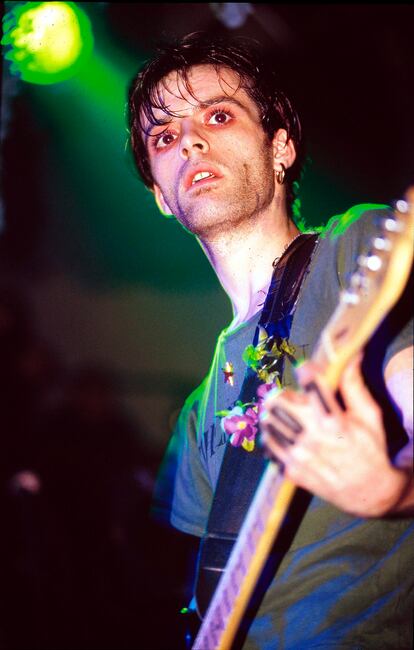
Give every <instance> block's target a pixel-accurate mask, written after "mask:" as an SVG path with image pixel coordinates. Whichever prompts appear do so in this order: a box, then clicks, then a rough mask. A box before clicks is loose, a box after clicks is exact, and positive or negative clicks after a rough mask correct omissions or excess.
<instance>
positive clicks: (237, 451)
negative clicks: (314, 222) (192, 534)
mask: <svg viewBox="0 0 414 650" xmlns="http://www.w3.org/2000/svg"><path fill="white" fill-rule="evenodd" d="M316 242H317V235H315V234H301V235H299V236H298V237H297V238H296V239H295V240H294V241H293V242H292V243H291V244H290V246H289V247H288V248H287V249H286V251H285V252H284V254H283V255H282V257H281V258H280V259H279V261H278V263H277V265H276V267H275V270H274V273H273V277H272V281H271V284H270V288H269V292H268V294H267V297H266V301H265V304H264V307H263V311H262V315H261V318H260V321H259V324H258V326H257V329H256V332H255V336H254V340H253V344H254V345H257V343H258V340H259V328H260V327H264V328H265V330H266V332H267V334H268V336H269V337H271V338H273V340H274V341H276V342H279V341H281V340H282V339H285V340H287V339H288V338H289V334H290V329H291V324H292V320H293V314H294V311H295V307H296V302H297V299H298V296H299V290H300V287H301V284H302V281H303V279H304V276H305V274H306V271H307V269H308V266H309V263H310V260H311V257H312V253H313V250H314V248H315V245H316ZM274 368H276V370H277V371H278V373H279V377H282V376H283V357H281V358H280V359H278V361H277V365H276V366H274ZM259 385H260V381H259V380H258V378H257V375H256V373H255V372H253V371H252V370H251V369H248V370H247V371H246V374H245V377H244V381H243V384H242V387H241V391H240V395H239V400H240V401H241V402H243V403H246V402H249V401H251V400H252V399H253V398H254V397H255V395H256V391H257V388H258V387H259ZM267 462H268V461H267V460H266V459H265V458H264V456H263V453H262V451H261V449H260V446H259V445H256V446H255V448H254V450H253V451H251V452H246V451H245V450H244V449H243V448H242V447H234V446H233V445H231V444H228V445H227V448H226V451H225V454H224V458H223V463H222V466H221V470H220V475H219V478H218V482H217V487H216V491H215V494H214V498H213V502H212V506H211V510H210V514H209V519H208V523H207V529H206V533H205V535H204V537H203V539H202V541H201V545H200V551H199V556H198V567H197V577H196V586H195V595H196V601H197V609H198V612H199V613H200V614H201V615H202V616H203V615H204V613H205V611H206V609H207V607H208V604H209V602H210V599H211V597H212V595H213V593H214V590H215V588H216V586H217V583H218V581H219V579H220V575H221V572H222V571H223V570H224V568H225V566H226V563H227V560H228V557H229V555H230V553H231V549H232V547H233V544H234V542H235V540H236V538H237V535H238V532H239V530H240V528H241V525H242V523H243V521H244V518H245V516H246V513H247V510H248V508H249V506H250V503H251V501H252V499H253V496H254V493H255V491H256V488H257V485H258V483H259V481H260V478H261V476H262V474H263V471H264V469H265V467H266V464H267Z"/></svg>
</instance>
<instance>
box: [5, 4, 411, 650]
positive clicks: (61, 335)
mask: <svg viewBox="0 0 414 650" xmlns="http://www.w3.org/2000/svg"><path fill="white" fill-rule="evenodd" d="M13 4H14V3H6V8H5V9H6V11H7V10H9V8H10V6H12V5H13ZM80 6H81V7H82V8H83V9H84V11H85V12H86V13H87V14H88V16H89V18H90V20H91V23H92V28H93V31H94V37H95V49H94V54H93V57H94V58H93V65H92V64H91V66H90V68H89V70H87V71H85V73H84V74H83V75H82V74H81V75H80V76H79V78H78V79H74V80H69V81H67V82H62V83H60V84H57V85H56V86H34V85H31V84H27V83H24V82H22V81H20V80H18V79H16V78H14V77H12V76H11V75H10V72H9V68H8V62H6V61H3V75H2V80H3V84H2V157H3V163H4V165H3V177H2V181H3V182H2V187H3V196H2V217H1V219H2V220H1V222H0V270H1V282H0V292H1V294H0V298H1V300H0V338H1V341H0V346H1V347H0V353H1V355H2V356H1V359H2V367H3V372H2V384H1V423H0V424H1V436H2V438H1V445H2V452H1V458H2V459H3V461H2V470H1V480H2V488H1V489H2V492H1V500H2V505H3V506H4V507H3V512H4V519H3V523H4V526H3V531H4V532H3V536H2V537H3V539H2V549H1V550H2V555H1V569H0V570H1V576H0V578H1V583H2V588H1V603H0V604H2V608H1V609H2V611H3V616H2V620H1V623H0V648H4V649H5V648H7V649H9V648H10V649H15V648H19V649H20V648H21V649H23V648H24V649H26V648H27V649H29V648H30V649H31V648H39V649H40V648H47V649H49V648H50V649H52V648H56V649H60V648H62V649H63V648H65V649H66V648H67V649H68V650H69V649H70V650H72V649H73V650H75V649H76V650H86V649H89V648H91V649H92V648H94V649H96V650H115V649H117V648H128V649H129V648H135V649H138V648H139V649H141V648H142V649H143V650H146V649H148V650H150V649H151V648H155V649H157V650H175V648H178V647H179V646H178V641H177V639H178V637H179V635H180V633H181V632H180V630H179V626H178V624H177V619H178V617H177V616H176V612H178V609H179V608H180V607H181V606H182V605H184V604H185V603H186V600H187V598H188V594H189V588H188V586H186V585H188V583H189V580H190V577H191V569H190V568H189V567H190V565H191V563H189V561H188V558H189V557H190V558H191V553H192V540H190V539H187V538H186V537H185V536H181V535H179V534H178V533H177V534H175V533H174V532H172V531H171V532H170V531H169V530H168V529H166V528H163V527H162V526H161V525H160V524H157V523H155V522H153V521H152V520H151V519H150V518H149V516H148V510H149V504H150V500H151V492H152V487H153V483H154V478H155V475H156V471H157V467H158V465H159V462H160V460H161V458H162V455H163V452H164V450H165V447H166V444H167V442H168V439H169V436H170V433H171V429H172V427H173V425H174V422H175V419H176V417H177V413H178V410H179V408H180V405H181V404H182V402H183V400H184V398H185V397H186V395H187V394H188V393H189V392H190V391H191V390H192V389H193V388H194V387H195V386H196V385H197V384H198V383H199V382H200V381H201V379H202V378H203V376H204V375H205V373H206V372H207V370H208V367H209V363H210V358H211V355H212V351H213V348H214V342H215V338H216V336H217V333H218V331H219V330H220V328H222V327H223V326H224V325H226V324H227V322H228V321H229V319H230V317H231V313H230V307H229V304H228V302H227V299H226V297H225V296H224V295H223V293H222V291H221V289H220V288H219V287H218V286H217V281H216V279H215V277H214V274H213V272H212V271H211V269H210V267H209V265H208V263H207V260H206V259H205V257H204V256H203V254H202V252H201V249H200V248H199V246H198V244H197V242H196V241H195V240H194V239H193V238H191V237H190V236H189V235H188V234H187V233H185V232H184V231H183V230H182V229H181V228H180V227H179V226H178V225H177V224H176V223H175V222H174V221H172V220H166V219H164V218H163V217H162V216H161V215H160V214H159V213H158V212H157V210H156V208H155V206H154V205H153V201H152V197H151V195H150V193H149V192H148V191H147V190H145V189H144V188H143V187H142V185H141V184H140V182H139V181H138V179H137V177H136V174H135V172H134V170H133V168H132V166H131V162H130V160H129V158H128V155H127V154H126V153H125V142H126V139H127V133H126V121H125V116H124V113H125V102H126V91H127V87H128V84H129V82H130V80H131V78H132V76H133V74H134V73H135V72H136V70H137V69H138V67H139V65H140V64H141V63H142V62H143V61H144V60H145V59H146V58H147V57H149V56H150V55H151V52H152V50H153V48H154V45H155V44H156V42H157V41H158V40H159V39H168V38H169V37H170V36H172V35H176V36H180V35H184V34H186V33H188V32H192V31H196V30H207V31H211V32H213V33H217V32H221V33H225V32H232V33H236V34H241V35H246V36H252V37H254V38H256V39H257V40H258V41H260V42H261V43H262V44H263V45H264V46H265V48H266V51H267V53H268V56H269V58H271V59H272V60H273V61H274V65H275V67H276V68H277V69H278V70H279V74H280V78H281V81H282V85H284V87H285V88H286V90H287V92H288V93H289V94H291V96H292V97H293V98H294V99H295V102H296V104H297V106H298V108H299V111H300V113H301V115H302V117H303V123H304V127H305V133H306V135H307V141H308V152H309V162H308V165H307V171H306V175H305V177H304V180H303V183H302V191H301V201H302V217H303V218H304V220H305V221H306V222H307V223H309V224H315V225H319V224H322V223H325V222H326V221H327V220H328V218H329V217H330V216H332V215H333V214H338V213H339V212H342V211H344V210H346V209H347V208H348V207H350V206H351V205H352V204H356V203H367V202H374V203H390V202H392V201H393V200H395V199H397V198H399V197H400V196H401V195H402V194H403V193H404V191H405V189H406V188H407V186H408V185H409V184H410V183H411V182H412V181H413V179H414V161H413V155H412V152H413V150H414V135H413V129H412V115H413V98H414V92H413V78H414V75H413V72H414V71H413V60H414V56H413V55H414V45H413V43H414V41H413V38H412V25H413V18H414V11H413V8H412V6H411V5H408V4H407V5H401V4H372V5H370V4H363V5H357V4H350V5H344V4H338V5H333V4H332V5H330V4H310V5H301V4H289V5H287V4H278V5H270V4H267V3H258V4H252V5H251V12H250V13H249V15H248V16H247V18H246V20H245V21H244V22H243V24H242V25H240V26H239V27H237V28H235V29H233V28H231V27H230V26H229V24H228V17H226V16H227V15H228V12H230V14H234V11H235V10H236V9H237V7H238V6H239V5H237V3H221V4H220V3H219V4H218V3H154V4H147V3H106V2H101V3H80ZM223 12H224V14H223ZM95 70H96V73H94V72H93V71H95ZM88 74H89V76H88ZM22 472H29V475H27V474H23V475H22Z"/></svg>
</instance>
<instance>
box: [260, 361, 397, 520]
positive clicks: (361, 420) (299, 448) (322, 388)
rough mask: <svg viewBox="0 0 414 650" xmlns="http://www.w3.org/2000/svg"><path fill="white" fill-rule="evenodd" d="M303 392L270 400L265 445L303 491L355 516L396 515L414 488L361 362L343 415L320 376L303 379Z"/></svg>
mask: <svg viewBox="0 0 414 650" xmlns="http://www.w3.org/2000/svg"><path fill="white" fill-rule="evenodd" d="M297 376H298V380H299V383H300V385H301V387H302V389H303V390H302V391H301V392H295V391H293V390H285V391H283V392H280V393H279V394H274V393H273V392H271V393H269V396H267V397H266V399H265V401H264V404H263V407H264V408H263V411H262V414H261V418H260V419H261V430H262V441H263V444H264V447H265V448H266V449H267V451H268V452H269V453H270V454H271V455H272V456H274V457H276V458H277V459H278V460H279V461H281V462H282V463H283V466H284V472H285V476H287V477H288V478H289V479H291V480H292V481H293V482H294V483H296V484H297V485H298V486H299V487H302V488H305V489H307V490H309V491H310V492H312V493H313V494H316V495H317V496H319V497H321V498H322V499H325V500H326V501H329V502H331V503H332V504H333V505H335V506H337V507H338V508H340V509H342V510H344V511H346V512H349V513H351V514H353V515H355V516H362V517H380V516H383V515H385V514H387V513H388V512H390V511H391V510H392V509H393V508H395V507H396V505H397V504H398V503H399V502H400V500H401V499H402V498H403V497H404V495H405V493H406V491H407V489H408V488H409V487H410V476H409V473H408V472H407V471H403V470H398V469H396V468H395V467H393V465H392V463H391V461H390V459H389V457H388V453H387V444H386V435H385V431H384V426H383V421H382V414H381V410H380V408H379V406H378V404H377V403H376V402H375V401H374V399H373V398H372V396H371V394H370V392H369V391H368V389H367V387H366V386H365V383H364V380H363V377H362V373H361V368H360V358H358V359H355V360H354V361H352V362H351V363H350V364H349V365H348V367H347V368H346V369H345V371H344V372H343V375H342V378H341V382H340V385H339V390H340V392H341V395H342V398H343V401H344V408H342V407H341V405H340V404H339V402H338V401H337V399H336V397H335V395H334V393H333V391H332V390H330V389H329V387H328V386H327V385H326V382H325V381H324V378H323V375H322V373H321V372H320V369H318V367H317V366H316V365H315V364H314V363H312V362H306V363H305V364H303V366H301V367H300V368H299V369H298V371H297Z"/></svg>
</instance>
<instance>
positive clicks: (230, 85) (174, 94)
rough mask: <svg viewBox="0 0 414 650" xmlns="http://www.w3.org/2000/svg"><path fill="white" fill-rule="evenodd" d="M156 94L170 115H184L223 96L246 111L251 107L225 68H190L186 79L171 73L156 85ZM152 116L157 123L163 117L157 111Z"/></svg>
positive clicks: (155, 109) (238, 78)
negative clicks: (240, 105) (232, 100)
mask: <svg viewBox="0 0 414 650" xmlns="http://www.w3.org/2000/svg"><path fill="white" fill-rule="evenodd" d="M157 94H158V97H159V99H160V100H161V101H160V103H161V104H162V105H165V106H166V107H167V108H168V110H169V111H170V110H171V111H172V112H174V113H178V114H183V115H185V114H186V113H189V112H190V111H191V110H192V108H194V107H195V106H198V105H199V104H204V103H208V102H209V100H211V99H214V98H215V97H222V96H225V97H229V98H233V99H237V100H238V101H239V102H241V103H242V104H243V105H245V106H246V108H252V107H253V106H254V103H253V100H252V99H251V98H250V97H249V96H248V94H247V92H246V90H244V88H243V87H242V84H241V80H240V76H239V75H238V74H237V73H236V72H234V71H233V70H231V69H230V68H226V67H220V68H218V69H216V68H215V67H214V66H212V65H197V66H193V67H192V68H190V69H189V70H188V73H187V78H186V79H185V78H184V77H183V75H182V73H180V72H177V71H173V72H171V73H170V74H169V75H167V76H166V77H165V78H164V79H162V80H161V81H160V83H159V84H158V87H157ZM153 114H154V117H155V118H156V119H162V117H163V116H165V112H164V111H163V110H162V109H160V108H154V109H153Z"/></svg>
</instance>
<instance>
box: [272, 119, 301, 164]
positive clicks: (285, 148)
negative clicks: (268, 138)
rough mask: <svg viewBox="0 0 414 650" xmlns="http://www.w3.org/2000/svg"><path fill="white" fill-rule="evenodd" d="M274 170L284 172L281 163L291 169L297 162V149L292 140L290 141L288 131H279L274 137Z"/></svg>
mask: <svg viewBox="0 0 414 650" xmlns="http://www.w3.org/2000/svg"><path fill="white" fill-rule="evenodd" d="M272 147H273V169H274V171H275V172H279V171H281V170H282V167H281V163H282V164H283V165H284V166H285V168H286V169H289V167H291V166H292V165H293V163H294V162H295V160H296V149H295V145H294V144H293V140H292V138H289V139H288V135H287V131H286V129H278V130H277V131H276V133H275V135H274V136H273V140H272Z"/></svg>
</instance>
